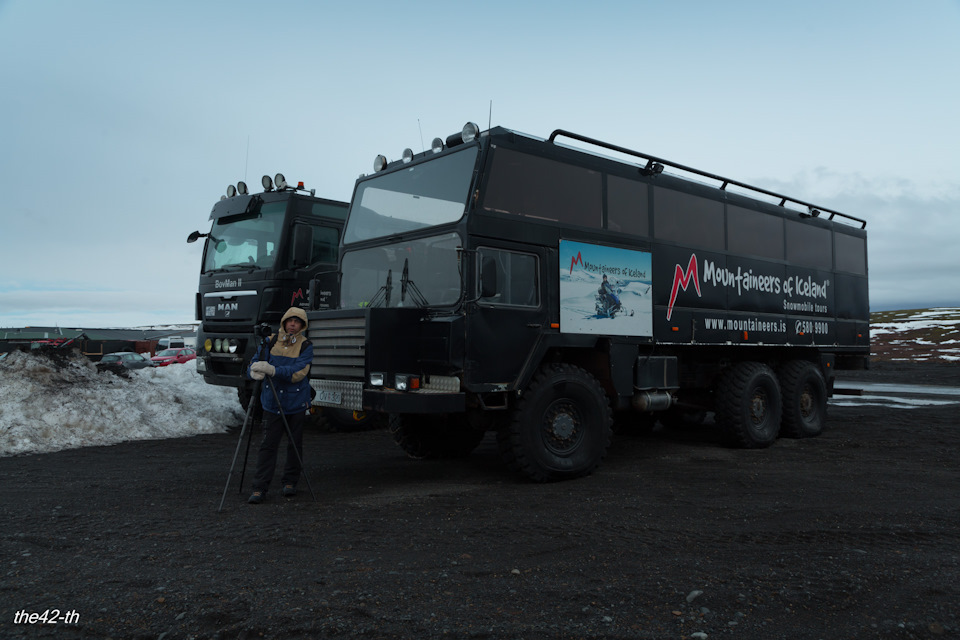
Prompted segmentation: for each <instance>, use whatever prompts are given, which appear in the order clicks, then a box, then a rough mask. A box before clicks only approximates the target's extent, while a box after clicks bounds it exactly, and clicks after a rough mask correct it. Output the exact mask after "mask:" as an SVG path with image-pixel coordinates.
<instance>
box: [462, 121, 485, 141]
mask: <svg viewBox="0 0 960 640" xmlns="http://www.w3.org/2000/svg"><path fill="white" fill-rule="evenodd" d="M479 135H480V127H478V126H477V125H476V124H474V123H473V122H468V123H467V124H465V125H463V131H462V132H461V134H460V137H462V138H463V141H464V142H465V143H466V142H473V141H474V140H476V139H477V136H479Z"/></svg>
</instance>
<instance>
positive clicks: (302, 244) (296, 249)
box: [293, 224, 313, 267]
mask: <svg viewBox="0 0 960 640" xmlns="http://www.w3.org/2000/svg"><path fill="white" fill-rule="evenodd" d="M312 253H313V227H311V226H309V225H305V224H298V225H297V226H296V228H295V229H294V231H293V266H294V267H305V266H307V265H308V264H310V258H311V254H312Z"/></svg>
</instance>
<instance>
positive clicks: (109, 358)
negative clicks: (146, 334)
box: [97, 351, 153, 369]
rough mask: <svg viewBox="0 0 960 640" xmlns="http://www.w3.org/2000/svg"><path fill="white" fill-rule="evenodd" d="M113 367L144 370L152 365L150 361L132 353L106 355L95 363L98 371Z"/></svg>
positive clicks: (123, 352)
mask: <svg viewBox="0 0 960 640" xmlns="http://www.w3.org/2000/svg"><path fill="white" fill-rule="evenodd" d="M114 366H120V367H123V368H124V369H146V368H147V367H150V366H153V363H151V362H150V360H148V359H147V358H145V357H144V356H142V355H140V354H139V353H134V352H133V351H117V352H116V353H108V354H106V355H104V356H103V357H102V358H100V362H98V363H97V368H98V369H105V368H108V367H114Z"/></svg>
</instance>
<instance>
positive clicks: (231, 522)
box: [0, 363, 960, 640]
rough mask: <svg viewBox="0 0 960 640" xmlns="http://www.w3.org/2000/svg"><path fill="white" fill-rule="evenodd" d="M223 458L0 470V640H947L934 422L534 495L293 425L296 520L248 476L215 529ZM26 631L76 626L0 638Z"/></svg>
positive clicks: (932, 416) (711, 440)
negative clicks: (251, 501)
mask: <svg viewBox="0 0 960 640" xmlns="http://www.w3.org/2000/svg"><path fill="white" fill-rule="evenodd" d="M958 372H960V365H941V366H937V365H932V364H931V365H916V366H910V365H907V364H904V365H899V364H898V365H893V364H887V363H881V366H878V367H876V368H875V369H874V370H872V371H869V372H858V373H856V374H850V375H847V374H843V375H842V377H844V378H848V379H858V380H867V379H869V380H877V381H883V382H891V381H902V382H910V383H933V384H952V385H960V375H958ZM237 442H238V433H237V432H234V433H231V434H222V435H209V436H198V437H193V438H183V439H174V440H164V441H149V442H132V443H126V444H121V445H116V446H112V447H90V448H86V449H79V450H74V451H64V452H58V453H52V454H43V455H29V456H18V457H13V458H2V459H0V477H2V478H3V479H4V489H5V490H4V493H3V499H2V500H0V517H2V519H3V527H2V533H0V594H2V597H0V637H3V638H21V637H23V638H33V637H49V638H150V639H164V638H165V639H173V638H231V639H232V638H248V639H250V638H322V637H367V638H436V637H441V638H442V637H449V638H525V639H529V638H636V639H648V638H650V639H652V638H657V639H659V638H670V639H681V638H691V639H703V638H744V639H753V638H757V639H760V638H762V639H765V640H768V639H777V638H790V639H791V640H802V639H808V638H809V639H818V638H824V639H833V638H880V639H888V638H891V639H892V638H941V637H942V638H946V637H958V636H960V620H958V615H960V460H958V456H957V451H958V445H960V420H958V411H957V405H952V406H943V407H925V408H916V409H909V410H907V409H890V408H882V407H831V410H830V420H829V423H828V427H827V429H826V431H825V432H824V434H823V435H822V436H821V437H819V438H814V439H809V440H780V441H778V442H777V443H776V444H775V445H774V446H773V447H771V448H769V449H766V450H762V451H746V450H739V449H730V448H728V447H726V446H725V445H724V444H723V442H722V440H721V439H720V438H719V437H718V434H716V433H715V432H714V431H713V430H712V429H711V428H710V427H709V426H706V427H698V428H691V429H687V430H670V431H667V430H658V431H655V432H654V434H653V435H652V436H649V437H630V436H626V435H619V436H617V437H615V439H614V443H613V446H612V447H611V450H610V453H609V455H608V457H607V459H606V460H605V462H604V464H603V465H602V466H601V467H600V469H599V470H598V471H597V472H595V473H594V474H593V475H592V476H590V477H588V478H584V479H581V480H577V481H572V482H563V483H556V484H546V485H540V484H532V483H529V482H526V481H524V480H523V479H522V478H520V477H518V476H515V475H513V474H511V473H510V472H508V471H507V470H506V469H504V468H503V467H502V466H501V465H500V463H499V460H498V456H497V453H496V446H495V443H494V442H493V440H492V439H490V438H488V439H487V440H485V441H484V443H482V444H481V446H480V447H479V448H478V449H477V451H476V452H475V453H474V454H473V455H471V456H470V457H469V458H467V459H465V460H460V461H440V462H417V461H413V460H409V459H407V458H406V457H405V456H404V455H403V454H402V452H401V451H400V450H399V449H398V448H396V447H395V446H394V444H393V442H392V440H391V439H390V436H389V434H388V433H387V432H386V431H384V430H372V431H365V432H360V433H330V432H325V431H320V430H311V431H309V432H308V434H307V436H306V444H305V447H306V450H307V456H308V458H307V465H308V468H309V471H310V475H309V478H310V481H311V483H312V485H313V490H314V491H315V492H316V500H315V501H314V500H313V499H311V496H310V491H309V489H308V487H307V485H306V483H305V482H301V487H300V489H301V491H300V495H298V496H297V497H296V498H294V499H284V498H281V497H279V495H278V493H277V491H276V487H273V488H272V491H271V492H270V494H269V495H268V498H267V501H266V502H264V503H263V504H261V505H257V506H254V505H248V504H247V503H246V501H245V498H246V496H247V494H248V490H249V478H250V473H251V471H252V464H251V466H250V467H248V470H247V479H246V480H245V485H247V486H245V487H244V488H243V491H242V492H238V480H239V477H238V476H239V473H237V474H235V475H234V477H233V479H232V482H231V484H230V488H229V491H228V493H227V497H226V501H225V503H224V508H223V510H222V512H218V511H217V507H218V505H219V504H220V500H221V496H222V492H223V488H224V483H225V481H226V478H227V472H228V470H229V468H230V462H231V460H232V458H233V454H234V451H235V450H236V447H237ZM255 442H256V441H255ZM252 457H253V456H252V455H251V458H252ZM241 464H242V452H241V459H240V461H239V462H238V471H239V467H240V466H241ZM45 611H48V612H50V614H52V613H53V612H54V611H57V612H59V615H60V616H67V615H69V614H75V615H76V617H75V618H74V619H73V620H68V621H61V622H59V623H58V624H55V625H54V624H50V623H47V624H42V623H40V622H36V623H34V624H30V623H28V622H26V623H25V622H21V623H19V624H17V623H16V622H15V620H16V619H17V617H18V616H19V615H21V614H20V612H26V613H27V614H29V613H31V612H33V613H40V614H42V613H43V612H45Z"/></svg>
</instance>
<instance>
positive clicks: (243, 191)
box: [237, 180, 250, 196]
mask: <svg viewBox="0 0 960 640" xmlns="http://www.w3.org/2000/svg"><path fill="white" fill-rule="evenodd" d="M237 193H239V194H240V195H242V196H245V195H247V194H248V193H250V192H249V191H248V190H247V183H246V182H244V181H243V180H241V181H240V182H238V183H237Z"/></svg>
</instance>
